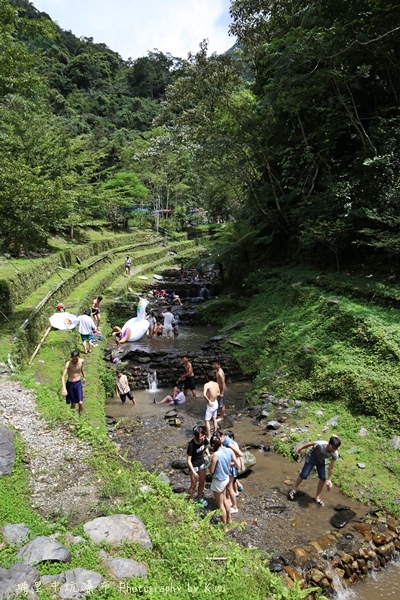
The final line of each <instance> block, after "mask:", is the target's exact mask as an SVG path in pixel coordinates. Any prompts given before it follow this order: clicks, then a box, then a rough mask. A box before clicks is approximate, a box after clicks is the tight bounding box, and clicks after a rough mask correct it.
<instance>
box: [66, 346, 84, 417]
mask: <svg viewBox="0 0 400 600" xmlns="http://www.w3.org/2000/svg"><path fill="white" fill-rule="evenodd" d="M83 363H84V360H83V358H80V355H79V350H74V351H73V352H71V358H70V360H67V362H66V363H65V367H64V371H63V374H62V375H61V384H62V391H61V393H62V395H63V396H66V402H67V404H70V405H71V408H72V410H75V406H76V405H78V410H79V414H81V412H82V411H83V388H82V381H81V377H82V380H83V381H86V377H85V373H84V372H83ZM66 375H67V384H65V376H66Z"/></svg>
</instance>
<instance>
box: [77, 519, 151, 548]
mask: <svg viewBox="0 0 400 600" xmlns="http://www.w3.org/2000/svg"><path fill="white" fill-rule="evenodd" d="M83 529H84V531H85V533H86V534H87V535H88V536H89V537H90V539H91V540H92V542H94V543H95V544H100V543H101V542H103V541H105V542H109V543H110V544H118V543H119V542H124V541H127V542H135V543H138V544H141V546H142V547H143V548H152V547H153V545H152V543H151V540H150V537H149V534H148V533H147V531H146V528H145V526H144V525H143V523H142V521H141V520H140V519H139V517H136V515H124V514H117V515H110V516H109V517H97V519H93V520H92V521H88V522H87V523H85V524H84V526H83Z"/></svg>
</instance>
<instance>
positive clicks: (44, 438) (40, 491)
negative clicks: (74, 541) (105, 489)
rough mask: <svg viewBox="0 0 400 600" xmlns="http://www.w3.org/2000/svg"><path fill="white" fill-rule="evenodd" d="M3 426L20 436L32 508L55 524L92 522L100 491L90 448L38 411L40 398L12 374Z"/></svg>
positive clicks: (1, 399) (4, 386)
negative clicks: (59, 521) (90, 517)
mask: <svg viewBox="0 0 400 600" xmlns="http://www.w3.org/2000/svg"><path fill="white" fill-rule="evenodd" d="M0 422H1V423H2V424H3V425H5V426H6V427H10V426H11V427H12V428H14V429H15V430H16V431H17V433H18V434H19V435H20V437H21V439H22V441H23V443H24V450H25V455H24V458H23V461H24V463H25V464H26V468H27V469H28V471H29V486H30V490H31V496H30V504H31V506H32V508H35V509H36V510H37V511H38V512H39V513H40V514H42V515H43V516H45V517H46V518H50V519H57V518H59V517H62V516H67V517H69V518H71V521H72V522H73V523H77V522H80V521H82V519H85V520H86V519H87V516H88V515H91V514H92V511H94V510H95V507H96V505H97V502H98V499H97V489H96V486H95V479H94V475H93V473H92V470H91V468H90V467H89V465H88V464H87V461H86V459H87V458H88V456H89V454H90V446H89V444H86V443H84V442H82V441H80V440H78V439H77V438H76V437H75V436H74V435H72V433H71V431H69V429H68V428H67V426H65V425H59V424H57V425H51V424H49V423H48V422H47V421H45V420H44V419H43V418H41V417H40V416H39V414H38V411H37V410H36V402H35V396H34V394H33V393H32V392H30V391H29V390H26V389H24V388H23V387H22V386H21V384H20V383H18V382H15V381H12V380H11V379H10V378H9V376H8V375H7V373H5V372H3V373H1V375H0Z"/></svg>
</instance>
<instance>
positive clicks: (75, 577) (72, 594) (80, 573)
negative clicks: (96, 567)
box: [58, 568, 103, 598]
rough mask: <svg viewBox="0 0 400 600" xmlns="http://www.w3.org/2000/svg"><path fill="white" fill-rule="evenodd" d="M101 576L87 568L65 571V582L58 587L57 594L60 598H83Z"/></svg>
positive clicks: (99, 580)
mask: <svg viewBox="0 0 400 600" xmlns="http://www.w3.org/2000/svg"><path fill="white" fill-rule="evenodd" d="M102 581H103V577H102V576H101V575H100V574H99V573H96V571H89V570H88V569H80V568H78V569H71V571H66V572H65V583H63V585H62V586H61V587H60V589H59V591H58V595H59V597H60V598H85V596H87V595H89V596H90V595H91V593H92V592H93V590H95V589H96V588H97V587H98V586H99V585H100V583H101V582H102Z"/></svg>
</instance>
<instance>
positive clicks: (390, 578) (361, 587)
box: [335, 560, 400, 600]
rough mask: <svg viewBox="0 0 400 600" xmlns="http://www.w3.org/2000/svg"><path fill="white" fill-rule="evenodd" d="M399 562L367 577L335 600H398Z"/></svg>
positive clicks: (399, 595)
mask: <svg viewBox="0 0 400 600" xmlns="http://www.w3.org/2000/svg"><path fill="white" fill-rule="evenodd" d="M399 589H400V560H397V561H394V562H392V563H390V564H389V565H388V566H387V567H386V568H385V569H384V570H383V571H380V572H379V573H374V574H372V575H369V576H368V579H364V580H363V581H361V582H359V583H358V584H357V585H355V586H353V587H351V588H347V589H346V590H344V591H342V592H340V593H339V594H337V595H336V596H335V600H398V598H400V592H399Z"/></svg>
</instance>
